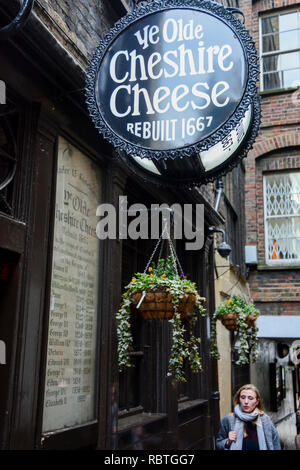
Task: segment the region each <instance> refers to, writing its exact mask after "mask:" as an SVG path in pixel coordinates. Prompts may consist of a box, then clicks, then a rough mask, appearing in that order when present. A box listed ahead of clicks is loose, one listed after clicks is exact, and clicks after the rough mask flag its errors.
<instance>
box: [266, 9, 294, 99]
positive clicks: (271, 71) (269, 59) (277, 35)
mask: <svg viewBox="0 0 300 470" xmlns="http://www.w3.org/2000/svg"><path fill="white" fill-rule="evenodd" d="M260 26H261V27H260V50H261V89H262V90H265V91H266V90H275V89H280V88H289V87H296V86H300V10H299V9H298V10H293V11H289V12H288V13H280V14H277V15H269V16H264V17H262V18H261V23H260Z"/></svg>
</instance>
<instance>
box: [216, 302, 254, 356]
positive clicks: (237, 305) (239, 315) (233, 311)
mask: <svg viewBox="0 0 300 470" xmlns="http://www.w3.org/2000/svg"><path fill="white" fill-rule="evenodd" d="M258 315H259V310H257V309H256V308H255V307H254V305H253V304H252V303H248V302H246V300H244V299H243V298H242V297H240V296H238V295H235V296H233V297H231V298H230V299H229V300H225V301H224V302H222V303H221V304H220V305H219V306H218V307H217V309H216V311H215V313H214V314H213V317H212V321H211V355H212V356H213V357H215V358H216V359H219V358H220V354H219V351H218V347H217V330H216V323H217V320H221V322H222V324H223V325H224V326H225V327H226V328H227V329H228V330H234V331H238V332H239V335H240V343H239V348H238V360H237V361H236V364H238V365H243V364H248V363H249V352H250V351H251V355H252V362H255V361H256V359H257V327H256V325H255V322H256V320H257V317H258ZM248 338H249V342H248Z"/></svg>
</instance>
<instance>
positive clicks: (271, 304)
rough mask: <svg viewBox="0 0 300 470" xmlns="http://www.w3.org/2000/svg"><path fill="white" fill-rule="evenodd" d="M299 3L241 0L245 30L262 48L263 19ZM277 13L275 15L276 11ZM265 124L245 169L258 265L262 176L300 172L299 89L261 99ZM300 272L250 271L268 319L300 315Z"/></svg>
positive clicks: (261, 258) (249, 231) (249, 230)
mask: <svg viewBox="0 0 300 470" xmlns="http://www.w3.org/2000/svg"><path fill="white" fill-rule="evenodd" d="M296 5H297V6H299V5H300V2H299V1H298V2H297V1H291V0H288V1H285V0H283V1H270V0H266V1H264V0H260V1H256V2H253V4H252V3H251V2H248V1H245V2H244V1H241V3H240V8H241V9H242V10H243V11H244V12H246V15H245V16H246V27H247V28H249V29H250V33H251V35H252V37H253V39H254V40H255V42H256V47H257V50H258V53H259V51H260V46H259V15H261V14H262V13H263V12H269V11H270V10H272V12H276V9H277V8H281V9H282V8H283V7H287V8H293V7H295V6H296ZM274 9H275V10H274ZM261 105H262V123H261V127H260V132H259V135H258V138H257V139H256V142H255V144H254V146H253V150H251V151H250V152H249V155H248V157H247V158H246V160H245V166H246V202H245V209H246V225H247V227H246V240H247V241H246V243H247V244H249V245H251V244H252V245H256V246H257V253H258V265H264V264H265V233H264V207H263V174H264V172H266V171H276V170H284V169H293V170H295V169H300V90H299V89H298V90H291V91H282V92H279V93H278V92H270V93H266V92H264V93H262V94H261ZM298 279H300V270H297V269H290V270H289V269H282V270H278V269H268V270H259V271H251V273H250V276H249V282H250V287H251V295H252V298H253V299H254V300H255V302H256V304H257V306H258V307H259V308H260V309H261V312H262V313H265V314H275V315H280V314H290V315H292V314H300V283H299V281H298Z"/></svg>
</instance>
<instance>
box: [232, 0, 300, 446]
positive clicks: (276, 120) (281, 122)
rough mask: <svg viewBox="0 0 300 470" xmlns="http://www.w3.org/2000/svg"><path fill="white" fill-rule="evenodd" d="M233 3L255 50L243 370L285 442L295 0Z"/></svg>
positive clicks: (299, 68) (296, 299) (295, 175)
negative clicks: (256, 349) (247, 364)
mask: <svg viewBox="0 0 300 470" xmlns="http://www.w3.org/2000/svg"><path fill="white" fill-rule="evenodd" d="M240 8H241V9H242V10H243V12H244V13H245V16H246V27H247V29H249V30H250V31H251V35H252V37H253V39H254V40H255V43H256V47H257V50H258V53H259V57H260V83H259V90H260V91H259V92H260V95H261V104H262V122H261V127H260V132H259V136H258V138H257V139H256V142H255V145H254V147H253V149H252V151H251V152H249V155H248V157H247V159H246V160H245V166H246V195H245V196H246V197H245V200H246V202H245V209H246V226H247V231H246V245H248V247H249V246H251V248H248V250H249V251H250V253H251V259H249V258H248V261H249V262H250V263H251V267H250V272H249V278H248V280H249V284H250V288H251V296H252V298H253V300H254V301H255V304H256V306H257V307H258V308H259V310H260V312H261V315H262V317H261V319H260V323H259V325H258V326H259V328H260V331H259V336H260V338H261V339H260V358H259V362H258V363H257V365H256V367H255V368H254V369H253V371H252V375H251V377H252V380H253V381H254V380H256V381H257V384H258V385H259V386H261V388H262V389H263V396H264V400H265V404H266V408H267V410H269V411H271V412H273V413H274V416H273V417H274V421H275V424H276V422H277V425H278V429H279V431H280V432H281V439H282V441H283V443H284V444H285V447H286V448H291V447H292V445H293V441H294V435H295V434H296V427H295V414H294V412H295V408H296V406H297V405H298V403H299V365H298V366H296V367H295V364H294V363H293V362H292V360H291V359H292V355H291V348H290V351H289V353H287V354H286V355H284V354H283V352H282V348H283V344H287V346H289V347H291V345H292V344H293V342H294V341H295V340H297V339H298V338H300V317H299V318H297V317H296V316H300V132H299V131H300V89H299V87H300V2H299V1H298V2H297V1H291V0H288V1H284V0H280V1H277V0H276V1H274V0H273V1H272V0H258V1H255V0H254V1H252V2H250V1H242V2H241V3H240ZM246 261H247V260H246ZM279 316H280V317H279ZM283 316H284V319H283V318H282V317H283ZM273 328H274V331H275V332H274V331H273ZM285 351H288V348H285ZM274 364H275V366H274ZM273 369H274V371H275V372H274V371H273ZM274 374H275V375H274ZM273 379H274V380H275V379H277V382H278V383H279V385H280V386H279V385H278V384H277V385H278V387H277V388H276V387H275V388H276V390H275V388H274V387H273V384H272V380H273ZM279 388H280V390H279ZM284 397H285V398H284Z"/></svg>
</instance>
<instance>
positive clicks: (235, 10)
mask: <svg viewBox="0 0 300 470" xmlns="http://www.w3.org/2000/svg"><path fill="white" fill-rule="evenodd" d="M226 10H229V11H231V13H237V14H238V15H242V17H243V24H245V15H244V13H243V12H242V10H240V9H239V8H234V7H226Z"/></svg>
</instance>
